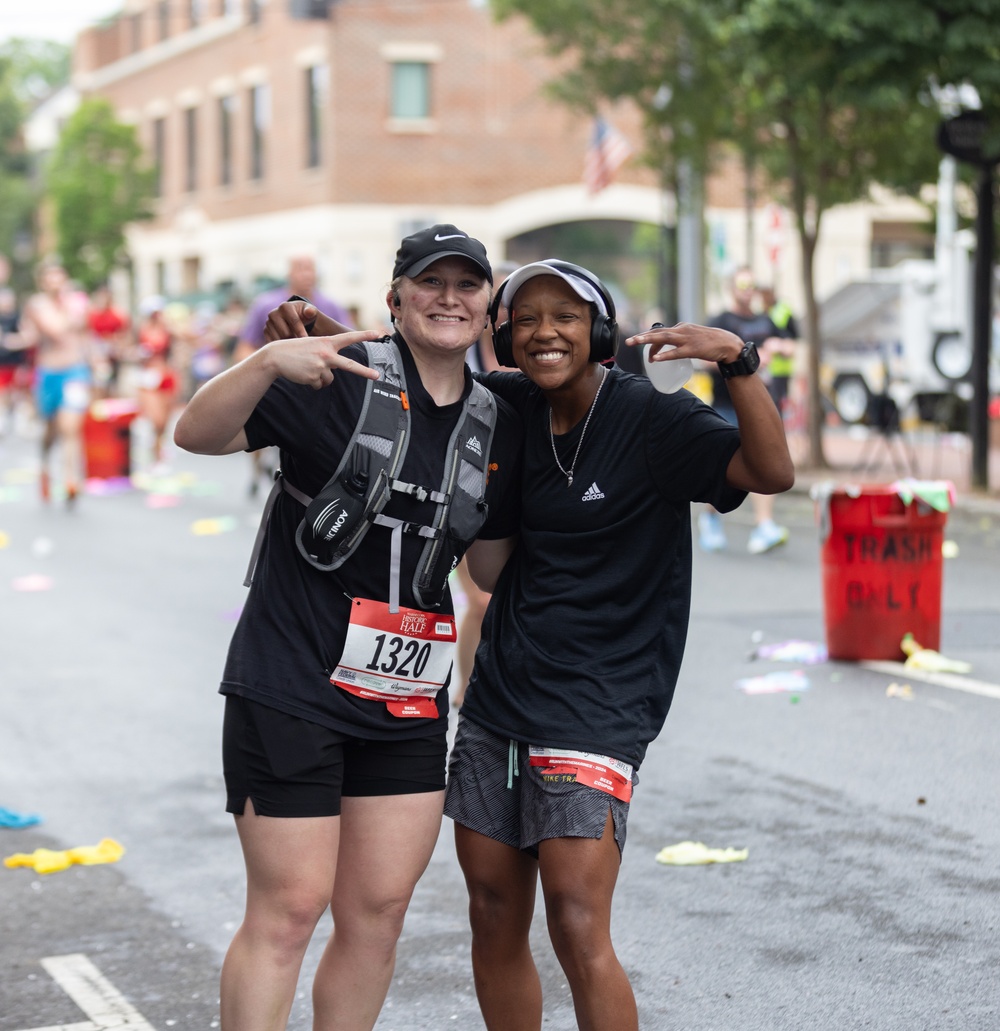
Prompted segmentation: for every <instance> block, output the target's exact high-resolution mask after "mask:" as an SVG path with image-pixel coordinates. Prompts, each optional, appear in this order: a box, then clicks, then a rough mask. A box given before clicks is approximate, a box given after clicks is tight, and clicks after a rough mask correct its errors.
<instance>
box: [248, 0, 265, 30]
mask: <svg viewBox="0 0 1000 1031" xmlns="http://www.w3.org/2000/svg"><path fill="white" fill-rule="evenodd" d="M264 2H265V0H247V20H248V21H249V22H250V24H251V25H259V24H260V21H261V18H263V17H264Z"/></svg>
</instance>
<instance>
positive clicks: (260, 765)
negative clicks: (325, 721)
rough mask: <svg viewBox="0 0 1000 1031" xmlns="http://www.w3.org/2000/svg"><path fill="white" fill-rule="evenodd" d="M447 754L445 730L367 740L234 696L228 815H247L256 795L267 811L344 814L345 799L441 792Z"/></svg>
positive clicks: (229, 721)
mask: <svg viewBox="0 0 1000 1031" xmlns="http://www.w3.org/2000/svg"><path fill="white" fill-rule="evenodd" d="M447 752H448V743H447V735H446V732H445V731H435V733H434V734H433V735H430V736H428V737H421V738H408V739H406V740H400V741H396V740H390V741H372V740H365V739H361V738H354V737H349V736H347V735H346V734H340V733H338V732H337V731H335V730H330V729H329V728H327V727H323V726H320V724H318V723H312V722H310V721H309V720H304V719H301V718H299V717H298V716H290V715H288V713H285V712H281V711H280V710H278V709H272V708H270V707H269V706H266V705H260V704H259V703H257V702H252V701H249V700H248V699H246V698H241V697H239V696H238V695H227V696H226V714H225V719H224V721H223V729H222V768H223V773H224V775H225V780H226V812H229V813H235V814H236V815H240V814H242V813H243V810H244V806H245V804H246V800H247V799H248V798H249V799H251V800H252V802H253V808H254V812H255V813H258V814H260V815H261V816H284V817H305V816H339V815H340V800H341V798H343V797H347V798H361V797H371V796H376V795H412V794H419V793H421V792H426V791H442V790H444V786H445V762H446V757H447Z"/></svg>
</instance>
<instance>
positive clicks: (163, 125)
mask: <svg viewBox="0 0 1000 1031" xmlns="http://www.w3.org/2000/svg"><path fill="white" fill-rule="evenodd" d="M166 150H167V120H166V119H165V118H157V119H155V120H154V121H153V167H154V168H155V169H156V182H155V184H154V189H155V191H156V196H157V197H162V196H163V166H164V164H165V163H166Z"/></svg>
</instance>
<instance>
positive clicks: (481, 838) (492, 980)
mask: <svg viewBox="0 0 1000 1031" xmlns="http://www.w3.org/2000/svg"><path fill="white" fill-rule="evenodd" d="M455 845H456V848H457V850H458V861H459V863H460V864H461V866H462V872H463V873H464V874H465V883H466V886H467V888H468V890H469V923H470V924H471V926H472V972H473V976H474V977H475V982H476V997H477V998H478V999H479V1008H480V1010H481V1011H482V1014H483V1020H484V1021H485V1023H486V1027H487V1028H488V1029H489V1031H539V1029H540V1028H541V1026H542V985H541V981H540V980H539V977H538V970H537V969H536V967H535V961H534V959H533V958H532V956H531V945H530V941H529V938H528V935H529V932H530V930H531V918H532V915H533V913H534V911H535V886H536V884H537V881H538V863H537V862H536V861H535V860H534V859H533V858H532V857H531V856H530V855H528V854H527V853H525V852H521V851H519V850H518V849H516V848H511V847H510V846H509V845H503V844H501V843H500V842H498V841H494V840H493V839H492V838H488V837H486V836H485V835H483V834H478V833H476V831H473V830H469V828H468V827H463V826H462V825H461V824H458V823H456V824H455Z"/></svg>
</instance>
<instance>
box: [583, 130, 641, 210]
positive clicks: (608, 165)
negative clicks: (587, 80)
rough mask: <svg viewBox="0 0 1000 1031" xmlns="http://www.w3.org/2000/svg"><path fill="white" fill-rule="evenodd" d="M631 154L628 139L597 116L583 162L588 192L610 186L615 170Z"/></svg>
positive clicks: (594, 191)
mask: <svg viewBox="0 0 1000 1031" xmlns="http://www.w3.org/2000/svg"><path fill="white" fill-rule="evenodd" d="M631 154H632V148H631V147H630V146H629V142H628V140H626V139H625V137H624V136H622V134H621V133H620V132H618V130H617V129H615V128H614V126H612V125H609V124H608V123H607V122H606V121H605V120H604V119H603V118H595V119H594V132H593V134H592V135H591V137H590V144H589V146H588V147H587V156H586V158H585V160H584V163H583V181H584V184H585V185H586V187H587V193H590V194H594V193H600V192H601V190H603V189H604V188H605V186H610V185H611V181H612V180H613V179H614V177H615V172H617V171H618V169H619V168H620V167H621V166H622V164H623V163H624V162H625V161H626V160H628V158H629V156H630V155H631Z"/></svg>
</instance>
